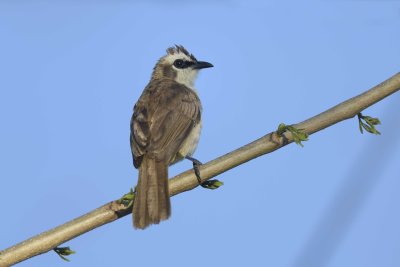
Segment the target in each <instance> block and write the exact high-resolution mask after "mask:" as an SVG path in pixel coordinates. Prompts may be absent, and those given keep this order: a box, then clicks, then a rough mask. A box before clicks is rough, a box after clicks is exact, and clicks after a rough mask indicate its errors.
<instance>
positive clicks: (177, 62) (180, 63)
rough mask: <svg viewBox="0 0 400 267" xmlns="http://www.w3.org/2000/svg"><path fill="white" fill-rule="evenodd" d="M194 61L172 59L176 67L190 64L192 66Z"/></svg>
mask: <svg viewBox="0 0 400 267" xmlns="http://www.w3.org/2000/svg"><path fill="white" fill-rule="evenodd" d="M193 64H194V62H192V61H187V60H182V59H177V60H175V61H174V66H175V67H176V68H178V69H185V68H188V67H190V66H192V65H193Z"/></svg>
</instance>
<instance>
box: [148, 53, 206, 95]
mask: <svg viewBox="0 0 400 267" xmlns="http://www.w3.org/2000/svg"><path fill="white" fill-rule="evenodd" d="M211 67H213V65H212V64H211V63H208V62H205V61H198V60H197V59H196V58H195V57H194V56H193V54H190V53H189V52H188V51H187V50H186V49H185V48H184V47H183V46H181V45H175V47H170V48H168V49H167V55H165V56H163V57H162V58H160V60H159V61H158V62H157V64H156V66H155V67H154V71H153V75H152V79H160V78H170V79H173V80H175V81H177V82H178V83H181V84H184V85H186V86H188V87H193V85H194V81H195V79H196V77H197V73H198V72H199V70H200V69H204V68H211Z"/></svg>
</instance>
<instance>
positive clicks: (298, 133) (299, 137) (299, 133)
mask: <svg viewBox="0 0 400 267" xmlns="http://www.w3.org/2000/svg"><path fill="white" fill-rule="evenodd" d="M286 131H288V132H290V133H291V134H292V139H293V141H294V142H295V143H296V144H298V145H299V146H301V147H304V145H303V144H302V143H301V142H302V141H308V134H307V133H306V132H304V129H297V128H296V127H294V126H293V125H286V124H284V123H281V124H279V126H278V130H277V131H276V134H277V135H278V136H279V137H283V138H284V141H285V138H286V136H285V135H284V133H285V132H286ZM286 140H287V139H286Z"/></svg>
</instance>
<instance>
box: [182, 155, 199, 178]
mask: <svg viewBox="0 0 400 267" xmlns="http://www.w3.org/2000/svg"><path fill="white" fill-rule="evenodd" d="M185 159H188V160H190V161H191V162H192V163H193V170H194V174H195V175H196V178H197V181H198V182H199V185H202V181H201V177H200V170H199V166H200V165H202V164H203V163H201V162H200V161H199V160H197V159H195V158H192V157H190V156H186V157H185Z"/></svg>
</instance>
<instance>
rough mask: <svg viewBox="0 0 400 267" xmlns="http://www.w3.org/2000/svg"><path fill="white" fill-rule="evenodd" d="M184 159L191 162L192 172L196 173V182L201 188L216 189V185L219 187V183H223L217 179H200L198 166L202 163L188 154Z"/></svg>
mask: <svg viewBox="0 0 400 267" xmlns="http://www.w3.org/2000/svg"><path fill="white" fill-rule="evenodd" d="M185 158H186V159H188V160H190V161H191V162H192V163H193V170H194V174H195V175H196V178H197V182H198V183H199V185H200V186H201V187H203V188H206V189H217V188H218V187H220V186H221V185H223V184H224V183H223V182H221V181H218V180H207V181H204V182H203V181H202V180H201V176H200V170H199V166H200V165H202V164H203V163H201V162H200V161H199V160H197V159H195V158H192V157H190V156H186V157H185Z"/></svg>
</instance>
